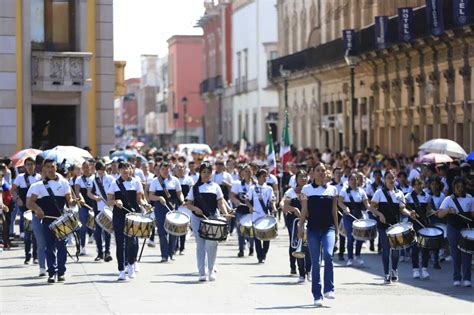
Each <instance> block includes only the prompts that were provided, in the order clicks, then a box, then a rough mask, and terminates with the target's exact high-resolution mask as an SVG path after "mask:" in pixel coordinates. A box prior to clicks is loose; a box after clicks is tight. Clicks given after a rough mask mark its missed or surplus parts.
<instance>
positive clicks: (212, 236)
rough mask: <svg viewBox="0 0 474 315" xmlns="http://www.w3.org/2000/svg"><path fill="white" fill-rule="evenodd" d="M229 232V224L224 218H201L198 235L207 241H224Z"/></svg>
mask: <svg viewBox="0 0 474 315" xmlns="http://www.w3.org/2000/svg"><path fill="white" fill-rule="evenodd" d="M228 234H229V225H228V224H227V221H225V220H211V219H208V220H201V223H200V224H199V236H200V237H201V238H203V239H205V240H209V241H225V240H226V239H227V235H228Z"/></svg>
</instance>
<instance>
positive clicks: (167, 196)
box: [158, 176, 171, 201]
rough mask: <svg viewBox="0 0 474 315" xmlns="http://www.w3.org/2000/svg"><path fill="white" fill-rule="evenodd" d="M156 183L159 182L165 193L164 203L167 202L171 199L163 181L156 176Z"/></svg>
mask: <svg viewBox="0 0 474 315" xmlns="http://www.w3.org/2000/svg"><path fill="white" fill-rule="evenodd" d="M158 181H159V182H160V185H161V188H163V191H164V192H165V197H166V201H168V200H169V199H170V198H171V194H170V192H169V191H168V189H166V185H165V181H164V180H163V178H162V177H161V176H158Z"/></svg>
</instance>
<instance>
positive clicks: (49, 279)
mask: <svg viewBox="0 0 474 315" xmlns="http://www.w3.org/2000/svg"><path fill="white" fill-rule="evenodd" d="M55 282H56V279H55V275H52V276H49V277H48V283H55Z"/></svg>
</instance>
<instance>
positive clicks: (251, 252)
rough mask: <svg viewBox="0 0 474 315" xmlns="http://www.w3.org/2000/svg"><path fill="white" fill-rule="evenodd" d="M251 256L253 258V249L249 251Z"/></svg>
mask: <svg viewBox="0 0 474 315" xmlns="http://www.w3.org/2000/svg"><path fill="white" fill-rule="evenodd" d="M249 256H253V248H251V249H249Z"/></svg>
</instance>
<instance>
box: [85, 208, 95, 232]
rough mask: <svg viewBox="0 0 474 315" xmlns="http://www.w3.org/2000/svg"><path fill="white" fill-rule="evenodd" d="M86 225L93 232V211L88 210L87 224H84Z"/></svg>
mask: <svg viewBox="0 0 474 315" xmlns="http://www.w3.org/2000/svg"><path fill="white" fill-rule="evenodd" d="M86 225H87V227H88V228H89V229H91V230H92V231H94V230H95V220H94V211H92V210H89V213H88V214H87V223H86Z"/></svg>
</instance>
